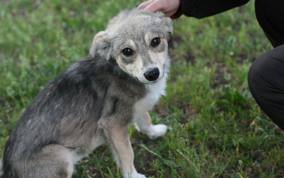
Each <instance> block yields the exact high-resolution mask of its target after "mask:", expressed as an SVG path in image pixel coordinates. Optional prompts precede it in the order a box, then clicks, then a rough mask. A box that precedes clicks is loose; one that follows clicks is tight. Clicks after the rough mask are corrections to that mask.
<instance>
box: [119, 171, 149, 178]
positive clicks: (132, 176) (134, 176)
mask: <svg viewBox="0 0 284 178" xmlns="http://www.w3.org/2000/svg"><path fill="white" fill-rule="evenodd" d="M124 178H146V176H145V175H143V174H139V173H138V172H136V171H135V172H133V173H131V174H127V175H125V176H124Z"/></svg>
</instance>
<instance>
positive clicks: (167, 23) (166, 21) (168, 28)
mask: <svg viewBox="0 0 284 178" xmlns="http://www.w3.org/2000/svg"><path fill="white" fill-rule="evenodd" d="M157 15H158V17H159V18H160V19H161V21H162V25H163V27H165V29H164V30H165V32H166V34H167V38H168V39H170V36H171V35H172V33H173V21H172V19H171V18H169V17H167V16H166V15H165V14H164V13H162V12H157Z"/></svg>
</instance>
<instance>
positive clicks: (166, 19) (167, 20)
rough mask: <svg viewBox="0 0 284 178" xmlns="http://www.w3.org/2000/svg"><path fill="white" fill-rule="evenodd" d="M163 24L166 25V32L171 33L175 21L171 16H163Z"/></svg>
mask: <svg viewBox="0 0 284 178" xmlns="http://www.w3.org/2000/svg"><path fill="white" fill-rule="evenodd" d="M162 21H163V24H164V25H165V27H166V29H165V30H166V32H167V33H169V34H170V35H171V34H172V33H173V21H172V19H171V18H169V17H163V18H162Z"/></svg>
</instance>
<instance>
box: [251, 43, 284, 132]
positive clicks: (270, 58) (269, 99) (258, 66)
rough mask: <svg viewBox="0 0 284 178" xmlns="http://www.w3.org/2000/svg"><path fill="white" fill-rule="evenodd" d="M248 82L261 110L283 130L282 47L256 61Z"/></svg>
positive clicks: (283, 71) (283, 79)
mask: <svg viewBox="0 0 284 178" xmlns="http://www.w3.org/2000/svg"><path fill="white" fill-rule="evenodd" d="M248 81H249V88H250V91H251V93H252V95H253V96H254V98H255V100H256V102H257V103H258V104H259V106H260V107H261V109H262V110H263V111H264V112H265V113H266V114H267V115H268V116H269V117H270V118H271V119H272V120H273V122H274V123H275V124H277V125H278V126H279V127H280V128H281V129H283V130H284V45H281V46H279V47H277V48H274V49H273V50H272V51H270V52H267V53H265V54H263V55H262V56H260V57H259V58H258V59H256V60H255V62H254V63H253V64H252V66H251V68H250V71H249V77H248Z"/></svg>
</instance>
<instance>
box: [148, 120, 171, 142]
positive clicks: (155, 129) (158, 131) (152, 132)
mask: <svg viewBox="0 0 284 178" xmlns="http://www.w3.org/2000/svg"><path fill="white" fill-rule="evenodd" d="M167 130H168V127H167V126H166V125H164V124H157V125H152V126H151V128H150V129H149V131H148V133H147V135H148V137H149V138H150V139H156V138H158V137H161V136H163V135H165V134H166V132H167Z"/></svg>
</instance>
